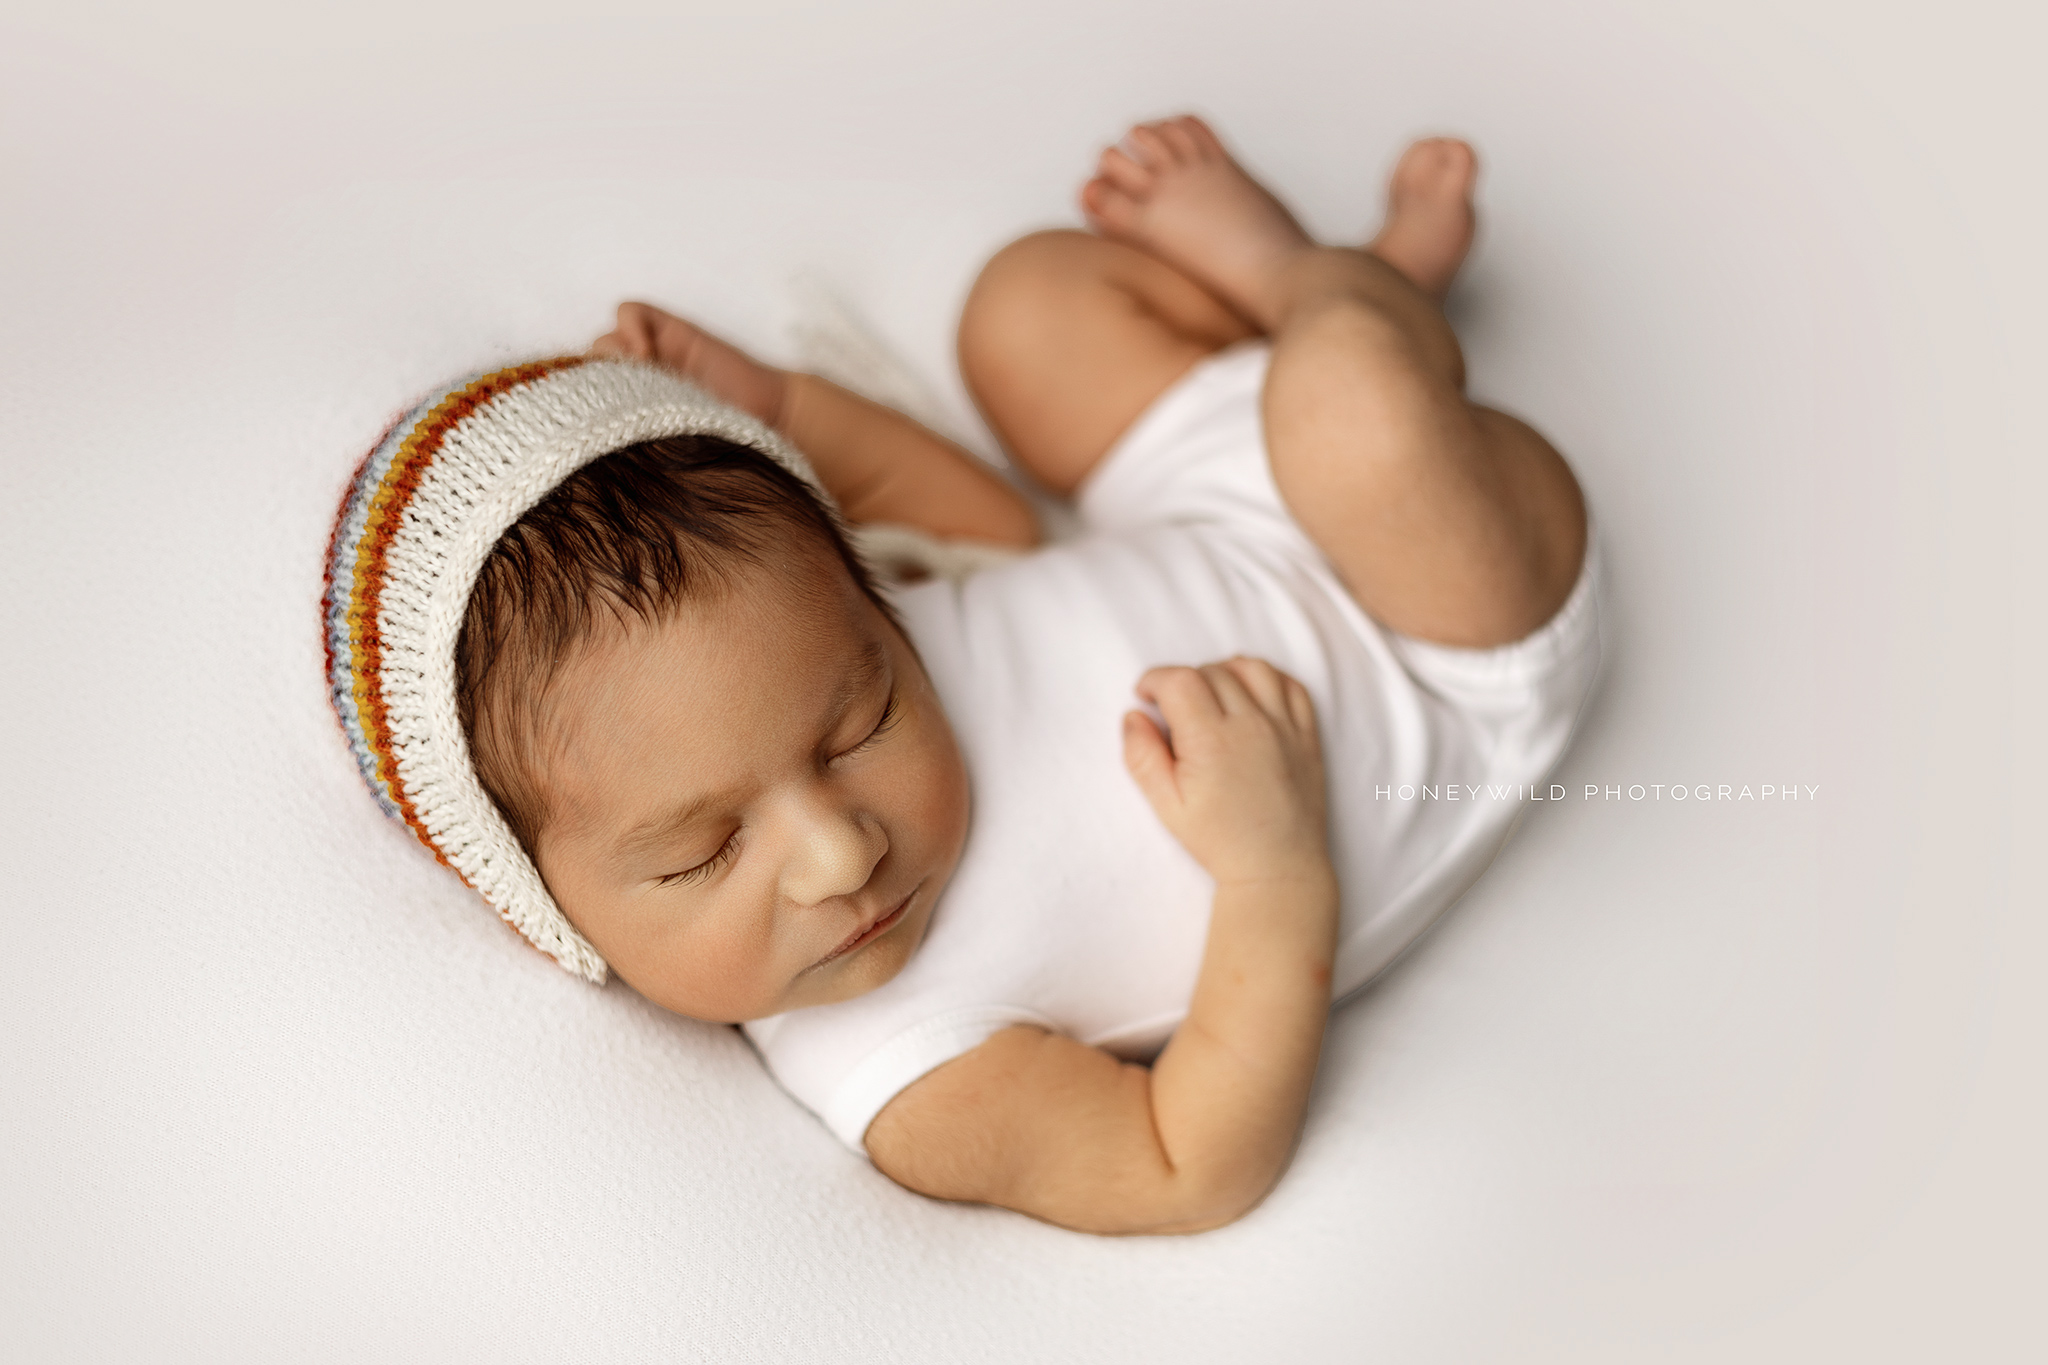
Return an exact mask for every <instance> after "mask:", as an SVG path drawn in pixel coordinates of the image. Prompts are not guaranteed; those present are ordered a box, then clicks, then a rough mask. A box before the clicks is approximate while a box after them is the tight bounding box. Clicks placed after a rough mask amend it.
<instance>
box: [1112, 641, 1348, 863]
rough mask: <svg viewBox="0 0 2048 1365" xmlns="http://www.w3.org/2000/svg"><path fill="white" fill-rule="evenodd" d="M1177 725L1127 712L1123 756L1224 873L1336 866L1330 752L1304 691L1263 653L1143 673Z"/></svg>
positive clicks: (1173, 826)
mask: <svg viewBox="0 0 2048 1365" xmlns="http://www.w3.org/2000/svg"><path fill="white" fill-rule="evenodd" d="M1138 695H1139V696H1140V697H1143V698H1144V699H1145V700H1147V701H1149V702H1152V703H1153V704H1154V705H1156V706H1157V707H1158V708H1159V712H1160V714H1161V715H1163V716H1164V717H1165V718H1166V724H1167V726H1168V728H1169V730H1170V731H1171V732H1172V739H1171V741H1170V742H1169V740H1168V738H1167V736H1166V735H1164V734H1161V733H1160V730H1159V727H1158V726H1157V725H1155V724H1153V723H1152V721H1151V719H1150V718H1149V717H1147V716H1145V715H1144V714H1143V713H1141V712H1137V711H1133V712H1130V713H1129V714H1127V715H1126V716H1125V717H1124V763H1125V765H1126V766H1127V767H1129V769H1130V770H1131V776H1132V777H1133V778H1135V779H1136V780H1137V783H1138V787H1139V789H1140V790H1142V791H1143V792H1144V793H1145V797H1146V799H1147V800H1149V801H1150V802H1151V803H1152V809H1153V810H1155V811H1157V812H1158V813H1159V818H1160V820H1161V821H1162V822H1164V823H1165V825H1166V827H1167V829H1169V830H1171V831H1172V832H1173V835H1174V837H1175V838H1177V839H1179V840H1180V842H1181V844H1182V846H1183V847H1185V848H1186V849H1187V850H1188V852H1189V853H1191V854H1193V855H1194V857H1195V860H1196V861H1197V862H1199V863H1200V864H1201V865H1202V866H1203V867H1204V868H1206V869H1207V870H1208V872H1209V874H1210V875H1211V876H1212V877H1214V878H1216V880H1217V881H1218V882H1240V881H1268V880H1272V879H1274V878H1279V877H1296V876H1302V875H1307V874H1313V873H1319V872H1321V871H1323V870H1325V869H1326V868H1327V867H1328V865H1329V852H1328V843H1327V829H1326V821H1327V816H1326V814H1325V807H1324V794H1323V752H1322V745H1321V742H1320V741H1319V740H1318V739H1317V736H1316V716H1315V705H1314V703H1312V702H1311V701H1310V700H1309V695H1308V689H1307V688H1305V687H1303V686H1302V685H1301V684H1300V683H1299V682H1297V681H1295V680H1294V679H1293V678H1290V677H1288V676H1287V675H1286V674H1285V673H1282V672H1281V671H1280V670H1279V669H1277V668H1275V667H1273V665H1271V664H1269V663H1267V662H1265V661H1264V660H1263V659H1247V658H1243V657H1239V658H1235V659H1229V660H1226V661H1225V662H1223V663H1217V664H1208V665H1205V666H1203V667H1201V668H1178V667H1175V668H1155V669H1152V670H1151V671H1150V672H1148V673H1146V674H1145V676H1144V677H1142V678H1140V679H1139V680H1138Z"/></svg>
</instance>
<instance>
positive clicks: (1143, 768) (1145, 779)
mask: <svg viewBox="0 0 2048 1365" xmlns="http://www.w3.org/2000/svg"><path fill="white" fill-rule="evenodd" d="M1124 766H1125V767H1126V768H1128V769H1130V771H1131V777H1132V778H1133V779H1135V780H1136V782H1137V784H1138V790H1139V791H1141V792H1143V793H1145V799H1146V800H1147V801H1150V802H1151V803H1152V805H1153V808H1154V809H1158V808H1160V806H1161V804H1162V803H1164V802H1170V801H1173V800H1176V799H1178V798H1179V795H1180V792H1179V789H1178V787H1177V786H1176V785H1175V783H1174V771H1173V751H1172V750H1171V749H1169V748H1167V746H1166V736H1164V735H1162V734H1160V733H1159V727H1158V726H1157V725H1154V724H1153V723H1152V718H1151V717H1150V716H1148V715H1146V714H1145V713H1144V712H1142V711H1126V712H1125V713H1124Z"/></svg>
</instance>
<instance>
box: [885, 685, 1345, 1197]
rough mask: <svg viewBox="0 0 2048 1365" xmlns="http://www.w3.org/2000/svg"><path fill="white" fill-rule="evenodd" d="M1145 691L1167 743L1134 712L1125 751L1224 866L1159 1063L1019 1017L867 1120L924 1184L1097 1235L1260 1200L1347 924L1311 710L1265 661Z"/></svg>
mask: <svg viewBox="0 0 2048 1365" xmlns="http://www.w3.org/2000/svg"><path fill="white" fill-rule="evenodd" d="M1139 692H1140V694H1141V695H1142V696H1145V697H1147V698H1148V699H1150V700H1153V701H1155V702H1156V703H1157V704H1158V706H1159V708H1160V711H1161V713H1162V714H1163V715H1164V716H1165V717H1166V722H1167V724H1168V725H1169V726H1171V727H1172V744H1171V747H1169V746H1168V743H1167V741H1166V739H1165V738H1164V737H1163V736H1162V735H1161V734H1160V733H1159V731H1158V729H1157V728H1156V727H1155V726H1153V724H1152V723H1151V721H1149V720H1147V719H1146V718H1145V717H1143V716H1142V715H1139V714H1137V713H1135V712H1134V713H1132V714H1131V715H1130V716H1127V717H1126V718H1125V722H1124V725H1125V730H1124V756H1125V761H1126V762H1127V763H1128V764H1129V766H1130V769H1131V772H1132V775H1133V776H1134V777H1136V778H1137V780H1138V784H1139V786H1140V787H1141V788H1143V790H1144V792H1145V795H1146V796H1147V797H1148V798H1149V799H1150V800H1151V802H1152V805H1153V808H1154V809H1155V810H1157V811H1158V812H1159V816H1160V819H1161V820H1163V821H1164V822H1165V823H1166V826H1167V828H1168V829H1170V830H1172V831H1173V833H1174V835H1175V837H1177V838H1178V839H1179V840H1180V841H1181V843H1182V844H1183V845H1185V846H1186V848H1187V849H1188V851H1189V852H1190V853H1192V854H1194V856H1195V857H1196V859H1197V860H1199V861H1200V862H1201V864H1202V865H1203V867H1205V868H1207V869H1208V871H1209V872H1210V874H1211V875H1212V876H1214V877H1215V879H1216V899H1215V904H1214V908H1213V909H1212V910H1211V912H1210V920H1209V941H1208V946H1207V949H1206V950H1205V952H1204V955H1203V958H1202V969H1201V974H1200V976H1199V977H1198V978H1197V980H1196V983H1195V993H1194V999H1193V1001H1192V1002H1191V1004H1190V1006H1189V1009H1188V1014H1187V1018H1186V1019H1185V1020H1184V1021H1183V1022H1182V1023H1181V1026H1180V1028H1179V1030H1178V1031H1177V1032H1175V1034H1174V1036H1173V1039H1172V1041H1171V1042H1169V1043H1168V1044H1167V1045H1166V1049H1165V1050H1164V1051H1163V1052H1161V1053H1160V1055H1159V1058H1158V1060H1157V1062H1155V1063H1154V1064H1153V1066H1152V1067H1151V1068H1150V1069H1149V1070H1147V1069H1146V1068H1144V1067H1141V1066H1134V1065H1129V1064H1125V1063H1120V1062H1118V1061H1117V1060H1116V1059H1115V1058H1113V1057H1111V1056H1110V1055H1109V1054H1108V1053H1106V1052H1103V1051H1101V1050H1100V1049H1098V1048H1092V1047H1088V1046H1085V1045H1083V1044H1081V1043H1078V1042H1076V1041H1074V1040H1073V1039H1071V1038H1063V1037H1060V1036H1058V1035H1056V1034H1050V1033H1045V1032H1043V1031H1040V1030H1037V1029H1030V1028H1012V1029H1006V1030H1004V1031H1003V1032H1001V1033H998V1034H997V1035H995V1036H994V1037H993V1038H991V1039H989V1040H988V1041H987V1042H985V1043H983V1044H982V1045H981V1046H980V1047H978V1048H976V1049H974V1050H973V1051H972V1052H969V1053H967V1054H966V1055H965V1056H962V1057H959V1058H957V1059H955V1060H954V1061H952V1062H949V1063H947V1064H946V1065H945V1066H942V1067H940V1068H938V1069H937V1070H935V1071H933V1072H932V1073H931V1074H929V1075H928V1076H926V1077H924V1078H923V1079H922V1080H920V1081H918V1082H917V1083H915V1084H914V1085H912V1086H910V1087H909V1088H908V1089H906V1090H905V1091H904V1092H903V1093H902V1094H900V1095H898V1096H897V1097H896V1098H895V1099H894V1100H892V1101H891V1102H890V1103H889V1105H888V1106H887V1107H886V1108H884V1109H883V1110H882V1112H881V1114H880V1115H878V1116H877V1117H876V1119H875V1121H874V1123H873V1124H872V1125H870V1126H869V1128H868V1132H867V1148H868V1152H869V1154H870V1155H871V1156H872V1157H873V1158H874V1161H875V1164H876V1165H877V1166H879V1167H880V1168H881V1169H882V1170H883V1171H884V1172H886V1173H887V1174H888V1175H890V1176H891V1177H893V1178H894V1179H895V1180H897V1181H898V1182H900V1183H902V1184H904V1185H907V1186H909V1187H910V1188H911V1189H914V1190H919V1191H922V1192H923V1193H925V1194H929V1195H934V1196H936V1197H938V1198H941V1199H959V1200H971V1201H975V1202H979V1203H987V1204H1000V1205H1002V1206H1004V1207H1006V1208H1012V1209H1016V1210H1018V1211H1020V1212H1023V1213H1028V1214H1031V1215H1033V1216H1034V1217H1038V1218H1043V1219H1046V1220H1047V1221H1049V1222H1054V1223H1060V1224H1063V1225H1065V1226H1067V1227H1072V1228H1079V1229H1082V1230H1084V1231H1089V1232H1107V1233H1132V1232H1194V1231H1199V1230H1201V1229H1203V1228H1211V1227H1216V1226H1218V1225H1220V1224H1223V1223H1228V1222H1230V1221H1231V1220H1233V1219H1235V1218H1237V1217H1239V1216H1241V1215H1242V1214H1244V1213H1245V1212H1247V1211H1248V1210H1250V1209H1251V1208H1252V1207H1253V1206H1254V1205H1255V1204H1257V1203H1258V1202H1259V1200H1260V1199H1261V1198H1263V1197H1264V1195H1265V1193H1266V1191H1267V1190H1269V1189H1271V1188H1272V1186H1273V1183H1274V1182H1275V1181H1276V1180H1278V1179H1279V1177H1280V1173H1281V1171H1282V1170H1284V1169H1285V1168H1286V1165H1287V1161H1288V1158H1289V1156H1290V1154H1291V1153H1292V1151H1293V1147H1294V1141H1295V1137H1296V1135H1297V1134H1298V1133H1299V1131H1300V1128H1301V1119H1302V1113H1303V1111H1304V1109H1305V1108H1306V1106H1307V1103H1308V1093H1309V1086H1310V1083H1311V1082H1312V1081H1313V1080H1314V1078H1315V1069H1316V1058H1317V1055H1318V1053H1319V1052H1320V1051H1321V1048H1322V1038H1323V1024H1324V1021H1325V1019H1326V1018H1327V1017H1328V1014H1329V1009H1330V966H1331V959H1332V956H1333V954H1334V953H1335V949H1336V934H1337V879H1336V873H1335V872H1334V871H1333V870H1332V868H1331V866H1330V858H1329V852H1328V847H1327V843H1326V835H1325V814H1324V804H1323V802H1324V796H1323V764H1322V751H1321V749H1320V747H1319V745H1318V742H1317V739H1316V726H1315V711H1314V708H1313V706H1312V705H1311V703H1310V701H1309V697H1308V692H1307V691H1306V690H1305V689H1304V688H1303V687H1302V686H1301V684H1300V683H1298V682H1296V681H1295V680H1294V679H1292V678H1289V677H1288V676H1286V675H1285V674H1283V673H1281V672H1280V671H1279V670H1278V669H1275V668H1274V667H1273V666H1272V665H1270V664H1267V663H1264V662H1262V661H1259V660H1256V659H1232V660H1230V661H1229V662H1228V663H1223V664H1211V665H1209V666H1208V667H1206V668H1201V669H1192V668H1161V669H1154V670H1152V671H1151V672H1149V673H1147V674H1146V675H1145V677H1144V678H1143V680H1142V681H1141V682H1140V684H1139Z"/></svg>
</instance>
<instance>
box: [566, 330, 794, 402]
mask: <svg viewBox="0 0 2048 1365" xmlns="http://www.w3.org/2000/svg"><path fill="white" fill-rule="evenodd" d="M590 353H591V354H592V355H593V356H597V357H600V358H608V357H623V358H625V359H627V360H651V361H653V362H654V363H655V364H657V365H666V366H667V367H668V368H669V369H671V370H674V371H675V372H676V373H677V374H679V375H681V376H683V377H684V378H685V379H691V380H695V381H696V382H697V383H699V384H702V385H703V386H704V387H705V388H707V389H709V390H711V392H712V393H714V394H716V395H717V396H718V397H720V398H723V399H724V400H725V401H726V402H728V403H731V404H732V405H733V406H734V407H736V408H741V409H744V410H745V411H747V412H750V413H752V414H753V415H754V416H756V417H758V418H760V419H761V420H762V421H764V422H766V423H767V424H768V425H769V426H780V424H781V415H782V406H783V397H784V391H785V389H786V387H787V385H788V382H789V376H788V375H786V374H784V373H783V372H782V371H781V370H777V369H773V368H771V367H769V366H767V365H763V364H762V363H761V362H760V361H758V360H755V359H754V358H753V357H752V356H750V355H748V354H747V353H746V352H745V351H742V350H740V349H739V348H738V347H737V346H734V345H732V344H731V343H729V342H725V341H721V340H719V339H718V338H717V337H715V336H713V335H711V333H709V332H707V331H705V330H704V329H703V328H701V327H699V326H697V325H696V324H695V323H692V322H686V321H684V320H683V319H682V318H679V317H677V316H676V315H675V314H673V313H665V312H663V311H662V310H661V309H659V308H656V307H654V306H653V305H652V304H646V303H622V304H620V305H619V325H618V326H617V327H614V328H613V329H612V330H611V331H609V332H606V333H605V334H604V335H603V336H601V337H599V338H598V339H597V340H596V341H593V342H591V343H590Z"/></svg>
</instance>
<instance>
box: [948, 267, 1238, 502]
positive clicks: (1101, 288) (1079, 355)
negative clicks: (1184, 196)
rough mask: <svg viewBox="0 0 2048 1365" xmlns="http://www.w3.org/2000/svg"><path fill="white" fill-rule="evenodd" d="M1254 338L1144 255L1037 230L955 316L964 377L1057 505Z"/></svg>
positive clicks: (986, 274) (986, 275) (986, 276)
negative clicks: (1148, 413) (1198, 367)
mask: <svg viewBox="0 0 2048 1365" xmlns="http://www.w3.org/2000/svg"><path fill="white" fill-rule="evenodd" d="M1252 335H1255V332H1254V329H1253V328H1252V327H1251V326H1250V325H1248V324H1247V323H1246V322H1245V320H1244V319H1243V318H1240V317H1238V316H1237V315H1236V314H1235V313H1233V312H1232V311H1231V310H1230V309H1229V308H1228V307H1226V306H1225V305H1224V304H1223V303H1222V302H1220V301H1219V300H1218V299H1217V298H1216V296H1215V295H1214V294H1212V293H1211V292H1210V291H1209V290H1208V289H1206V288H1204V287H1203V286H1202V285H1200V284H1198V283H1196V282H1195V281H1194V280H1193V279H1191V278H1189V277H1188V276H1187V275H1186V274H1184V273H1182V271H1180V270H1179V269H1176V268H1175V267H1174V266H1173V265H1170V264H1168V263H1167V262H1166V261H1164V260H1162V259H1161V258H1160V257H1158V256H1156V255H1154V254H1152V253H1151V252H1148V251H1143V250H1139V249H1138V248H1136V247H1133V246H1130V245H1127V244H1126V243H1123V242H1116V241H1109V240H1106V239H1104V238H1101V237H1095V236H1090V235H1089V234H1087V233H1085V232H1040V233H1034V234H1033V235H1031V236H1029V237H1026V238H1024V239H1023V240H1021V241H1017V242H1013V243H1011V244H1010V245H1009V246H1007V247H1005V248H1003V249H1002V250H1001V251H999V252H997V253H996V256H995V258H994V259H993V260H991V261H990V262H989V263H988V265H987V266H986V267H985V268H984V269H983V270H982V272H981V278H980V279H978V280H976V281H975V284H974V289H973V292H972V293H970V294H969V295H968V298H967V306H966V309H965V310H964V311H963V312H962V314H961V317H960V371H961V374H962V375H963V376H964V377H965V378H966V381H967V388H968V391H969V392H970V393H972V394H973V395H974V401H975V403H976V404H978V405H979V406H980V408H981V412H982V415H983V416H984V417H986V418H987V419H988V424H989V426H990V427H991V428H992V429H993V430H994V431H995V433H996V435H997V436H998V437H999V438H1001V440H1002V442H1003V444H1004V445H1005V446H1006V447H1008V448H1009V450H1010V453H1011V454H1013V455H1015V456H1016V457H1017V459H1018V460H1019V462H1021V463H1022V464H1023V466H1024V467H1025V469H1027V470H1029V471H1030V473H1031V474H1032V476H1033V477H1034V478H1036V479H1037V480H1038V481H1039V483H1041V484H1043V485H1044V486H1045V487H1046V488H1048V489H1050V490H1051V491H1053V492H1055V493H1058V494H1060V495H1062V496H1066V495H1069V494H1071V493H1073V491H1074V490H1075V489H1076V488H1078V487H1079V486H1080V484H1081V481H1082V480H1083V479H1085V478H1086V477H1087V475H1088V471H1090V470H1091V469H1093V468H1094V467H1095V464H1096V462H1097V461H1098V460H1100V459H1101V458H1102V457H1103V455H1104V454H1105V453H1107V452H1108V450H1109V448H1110V447H1111V446H1112V445H1114V444H1115V443H1116V439H1117V437H1119V436H1121V435H1122V434H1123V432H1124V429H1125V428H1126V427H1128V426H1130V424H1131V422H1132V421H1133V420H1134V419H1135V418H1136V417H1137V416H1138V414H1140V413H1142V412H1143V411H1144V410H1145V409H1146V408H1147V407H1148V406H1149V405H1150V404H1151V402H1152V400H1153V399H1154V398H1157V397H1158V396H1159V394H1160V393H1161V392H1163V391H1164V390H1165V389H1166V388H1167V387H1168V386H1169V385H1171V384H1172V383H1173V382H1174V381H1175V380H1176V379H1179V378H1180V377H1181V376H1182V375H1183V374H1186V373H1187V371H1188V370H1189V368H1190V367H1192V366H1193V365H1194V364H1195V362H1196V361H1198V360H1200V359H1201V358H1202V357H1204V356H1206V355H1209V354H1210V353H1212V352H1214V351H1216V350H1218V349H1220V348H1222V347H1224V346H1227V345H1229V344H1230V343H1231V342H1233V341H1239V340H1242V339H1244V338H1246V337H1249V336H1252Z"/></svg>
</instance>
